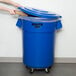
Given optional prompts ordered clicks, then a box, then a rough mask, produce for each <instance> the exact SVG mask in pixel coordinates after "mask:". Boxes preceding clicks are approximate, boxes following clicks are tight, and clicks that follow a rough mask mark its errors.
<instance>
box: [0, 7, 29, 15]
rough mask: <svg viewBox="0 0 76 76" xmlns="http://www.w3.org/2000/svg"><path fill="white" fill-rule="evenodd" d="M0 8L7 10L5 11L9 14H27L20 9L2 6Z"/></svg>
mask: <svg viewBox="0 0 76 76" xmlns="http://www.w3.org/2000/svg"><path fill="white" fill-rule="evenodd" d="M0 10H3V11H7V12H9V13H10V14H11V15H15V14H18V15H21V16H28V15H27V14H25V13H23V12H21V11H18V10H14V9H9V8H6V7H3V6H0Z"/></svg>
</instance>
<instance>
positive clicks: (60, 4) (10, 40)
mask: <svg viewBox="0 0 76 76" xmlns="http://www.w3.org/2000/svg"><path fill="white" fill-rule="evenodd" d="M13 1H15V2H18V3H20V4H21V5H24V6H25V7H26V6H29V7H34V8H39V9H44V10H48V11H52V12H56V13H58V14H60V15H62V17H63V18H62V24H63V29H62V31H60V32H58V33H57V34H56V47H55V57H72V58H73V57H74V58H75V57H76V8H75V7H76V0H13ZM0 5H3V6H7V5H5V4H0ZM8 7H9V8H12V9H13V7H12V6H8ZM17 18H18V17H17V16H11V15H10V14H9V13H6V12H2V11H0V57H22V31H21V30H20V29H19V28H17V27H16V26H15V25H16V21H17Z"/></svg>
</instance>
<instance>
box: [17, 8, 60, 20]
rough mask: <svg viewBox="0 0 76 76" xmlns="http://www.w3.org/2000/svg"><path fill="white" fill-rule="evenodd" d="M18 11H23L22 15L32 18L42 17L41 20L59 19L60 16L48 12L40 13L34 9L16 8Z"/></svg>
mask: <svg viewBox="0 0 76 76" xmlns="http://www.w3.org/2000/svg"><path fill="white" fill-rule="evenodd" d="M18 9H20V10H21V11H23V12H24V13H27V14H29V15H32V16H37V17H43V18H52V19H53V18H54V19H57V18H61V16H59V15H57V14H54V13H51V12H48V11H41V10H37V9H34V8H25V7H18Z"/></svg>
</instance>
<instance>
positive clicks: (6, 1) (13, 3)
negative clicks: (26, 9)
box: [0, 0, 21, 7]
mask: <svg viewBox="0 0 76 76" xmlns="http://www.w3.org/2000/svg"><path fill="white" fill-rule="evenodd" d="M0 2H3V3H7V4H11V5H13V6H15V7H20V6H21V5H20V4H18V3H16V2H13V1H12V0H0Z"/></svg>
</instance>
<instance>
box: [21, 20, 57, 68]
mask: <svg viewBox="0 0 76 76" xmlns="http://www.w3.org/2000/svg"><path fill="white" fill-rule="evenodd" d="M39 24H40V25H41V23H39ZM42 24H43V25H41V26H40V27H35V26H34V25H33V23H32V22H30V21H25V20H23V27H22V30H23V63H24V64H25V65H26V66H28V67H30V68H48V67H50V66H52V65H53V63H54V38H55V29H56V23H54V22H53V23H45V22H44V23H42Z"/></svg>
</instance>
